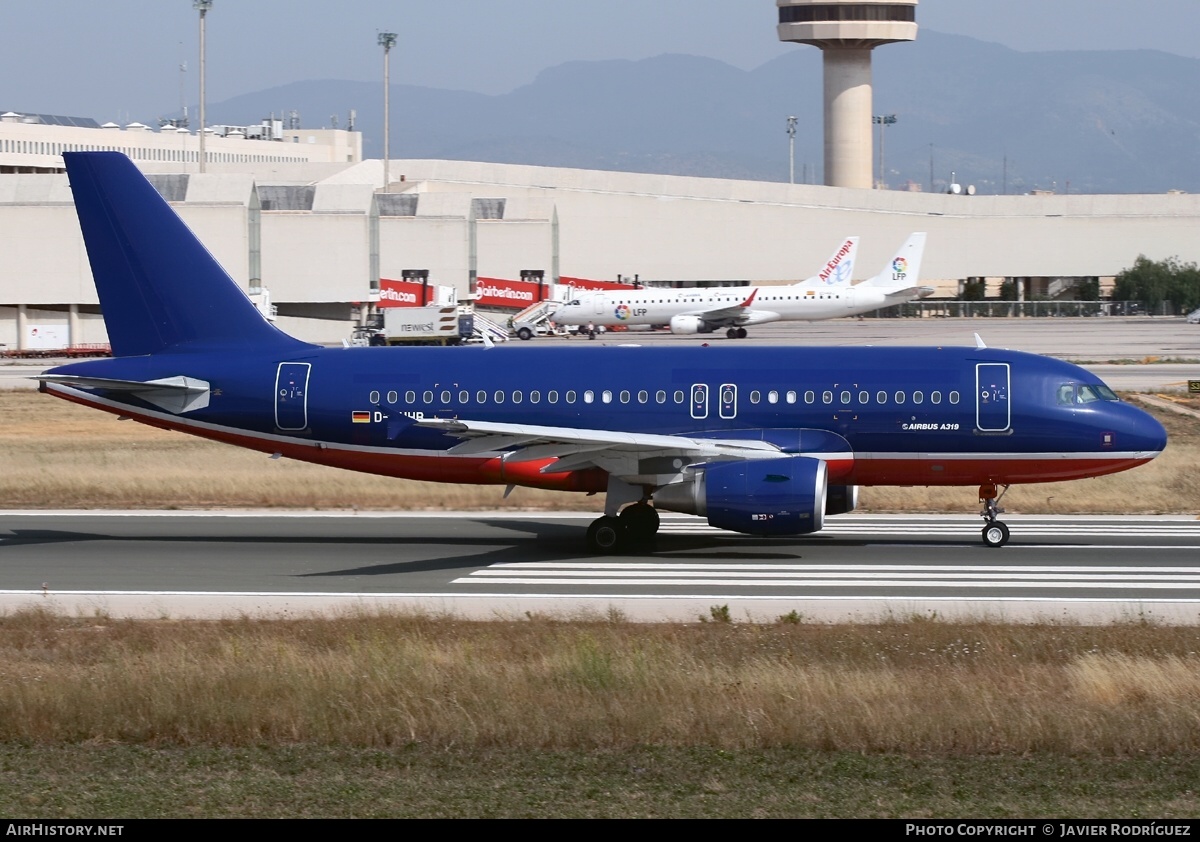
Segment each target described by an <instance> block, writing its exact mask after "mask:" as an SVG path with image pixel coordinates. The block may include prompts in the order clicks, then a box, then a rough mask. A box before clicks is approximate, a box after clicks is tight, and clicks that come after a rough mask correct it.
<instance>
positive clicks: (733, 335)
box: [725, 327, 746, 339]
mask: <svg viewBox="0 0 1200 842" xmlns="http://www.w3.org/2000/svg"><path fill="white" fill-rule="evenodd" d="M725 338H726V339H745V338H746V329H745V328H744V327H731V328H729V330H727V331H725Z"/></svg>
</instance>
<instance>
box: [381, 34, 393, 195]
mask: <svg viewBox="0 0 1200 842" xmlns="http://www.w3.org/2000/svg"><path fill="white" fill-rule="evenodd" d="M379 46H381V47H383V192H385V193H386V192H388V190H390V189H391V183H392V180H391V178H389V176H388V153H389V152H390V143H391V139H390V135H389V129H390V128H391V126H390V125H389V124H390V122H391V121H390V119H389V115H388V94H389V92H390V91H389V89H390V87H391V81H390V78H389V76H388V55H389V54H390V53H391V52H392V47H394V46H396V33H395V32H380V33H379Z"/></svg>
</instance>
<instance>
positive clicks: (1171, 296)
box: [1112, 254, 1200, 312]
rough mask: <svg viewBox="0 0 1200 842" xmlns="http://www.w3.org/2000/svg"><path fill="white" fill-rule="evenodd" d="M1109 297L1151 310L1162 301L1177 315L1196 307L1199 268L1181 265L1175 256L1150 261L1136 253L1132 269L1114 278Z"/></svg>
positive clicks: (1199, 292)
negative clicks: (1169, 305) (1137, 304)
mask: <svg viewBox="0 0 1200 842" xmlns="http://www.w3.org/2000/svg"><path fill="white" fill-rule="evenodd" d="M1112 297H1113V300H1114V301H1140V302H1141V303H1142V304H1143V305H1145V306H1146V308H1147V309H1149V310H1151V311H1155V310H1158V309H1159V308H1160V307H1161V306H1162V303H1163V302H1164V301H1165V302H1168V303H1170V304H1172V305H1174V307H1175V309H1176V311H1177V312H1187V311H1188V310H1191V309H1193V308H1195V307H1197V306H1200V269H1197V267H1196V264H1195V263H1181V262H1180V261H1179V258H1178V257H1168V258H1167V259H1166V260H1150V259H1149V258H1147V257H1146V256H1145V255H1144V254H1139V255H1138V258H1137V260H1135V261H1134V262H1133V266H1131V267H1130V268H1128V269H1125V270H1124V271H1122V272H1121V273H1120V274H1119V275H1117V277H1116V283H1115V284H1114V285H1113V294H1112Z"/></svg>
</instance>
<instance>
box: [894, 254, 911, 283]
mask: <svg viewBox="0 0 1200 842" xmlns="http://www.w3.org/2000/svg"><path fill="white" fill-rule="evenodd" d="M907 277H908V260H906V259H905V258H903V257H897V258H896V259H895V260H893V261H892V280H893V281H903V280H904V279H905V278H907Z"/></svg>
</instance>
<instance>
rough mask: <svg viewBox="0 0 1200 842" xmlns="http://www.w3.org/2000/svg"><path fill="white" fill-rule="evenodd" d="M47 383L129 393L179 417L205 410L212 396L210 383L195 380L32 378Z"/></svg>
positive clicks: (183, 378) (57, 375) (170, 378)
mask: <svg viewBox="0 0 1200 842" xmlns="http://www.w3.org/2000/svg"><path fill="white" fill-rule="evenodd" d="M30 379H32V380H40V381H42V382H43V383H57V384H59V385H62V386H77V387H79V388H82V389H103V390H105V391H109V392H128V393H130V394H132V395H136V396H137V397H139V398H141V399H142V400H144V401H146V402H147V403H151V404H154V405H155V406H157V407H158V408H159V409H165V410H166V411H167V412H173V413H175V414H177V415H179V414H182V413H184V412H191V411H192V410H196V409H204V408H205V407H206V406H208V398H209V395H210V393H211V391H210V388H209V384H208V383H207V382H206V381H204V380H197V379H196V378H195V377H184V376H183V375H176V376H175V377H163V378H161V379H158V380H117V379H114V378H110V377H80V376H76V375H73V374H40V375H38V376H37V377H33V378H30Z"/></svg>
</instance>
